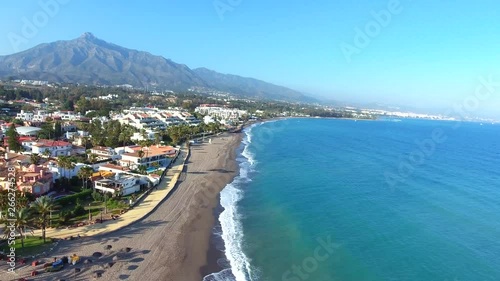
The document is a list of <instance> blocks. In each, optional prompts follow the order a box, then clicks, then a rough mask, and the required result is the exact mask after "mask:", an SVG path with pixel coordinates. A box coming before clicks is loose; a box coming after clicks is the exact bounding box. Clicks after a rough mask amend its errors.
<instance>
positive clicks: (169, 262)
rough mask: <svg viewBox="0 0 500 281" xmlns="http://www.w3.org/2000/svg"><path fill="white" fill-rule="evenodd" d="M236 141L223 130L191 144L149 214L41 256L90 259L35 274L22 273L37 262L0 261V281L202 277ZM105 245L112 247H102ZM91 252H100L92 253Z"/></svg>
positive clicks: (231, 169)
mask: <svg viewBox="0 0 500 281" xmlns="http://www.w3.org/2000/svg"><path fill="white" fill-rule="evenodd" d="M240 142H241V134H226V135H223V136H220V137H217V138H212V143H210V144H209V143H208V142H206V143H204V144H199V145H192V146H191V154H190V156H189V157H188V159H187V161H186V166H185V169H184V171H183V173H182V175H181V176H180V178H179V182H178V184H177V187H176V189H175V191H174V192H173V193H172V194H171V195H169V197H168V198H167V199H166V200H165V201H163V202H162V203H160V204H159V206H158V207H157V209H156V210H155V211H154V212H152V213H151V214H149V215H148V216H147V217H145V218H143V219H142V220H140V221H138V222H136V223H134V224H132V225H130V226H128V227H125V228H124V229H121V230H118V231H115V232H113V233H109V234H104V235H99V236H94V237H85V238H80V239H78V240H73V241H62V242H60V243H59V244H58V246H57V247H56V248H55V249H54V250H53V251H52V253H51V254H50V255H49V256H48V257H47V258H45V260H46V261H49V260H51V258H53V257H61V256H70V255H72V254H77V255H79V256H81V257H82V260H85V259H91V260H92V262H91V263H83V262H80V263H79V264H77V265H75V266H72V265H71V266H70V265H66V266H65V268H64V269H63V270H62V271H60V272H57V273H42V274H40V275H38V276H35V277H27V276H29V273H30V272H31V271H32V270H34V269H36V270H38V271H41V272H43V269H42V270H40V266H38V267H36V268H35V267H32V266H25V267H22V268H20V270H19V271H18V273H19V275H12V274H9V273H6V272H5V270H6V269H7V266H6V264H1V265H0V270H1V273H0V280H18V279H19V278H20V277H25V278H27V279H28V280H49V281H50V280H63V279H64V280H96V279H94V275H95V274H96V273H100V274H102V276H101V277H100V278H98V280H155V281H156V280H159V281H160V280H176V281H184V280H185V281H195V280H201V279H202V278H203V276H201V273H200V269H201V268H202V267H203V266H205V265H207V263H208V261H207V251H208V250H209V242H210V241H209V239H210V235H211V231H212V227H213V225H214V215H213V209H214V208H215V207H216V206H217V205H218V194H219V192H220V191H221V190H222V189H223V188H224V186H226V184H227V183H229V182H231V181H232V179H233V178H234V176H235V175H236V174H237V172H238V165H237V162H236V159H235V158H236V149H237V147H238V146H239V144H240ZM107 245H110V246H111V249H105V247H106V246H107ZM127 247H129V248H130V251H129V252H127V251H125V249H126V248H127ZM95 252H100V253H102V256H101V257H99V258H96V257H93V256H92V254H93V253H95ZM75 268H79V269H80V270H81V271H80V272H79V273H76V272H75Z"/></svg>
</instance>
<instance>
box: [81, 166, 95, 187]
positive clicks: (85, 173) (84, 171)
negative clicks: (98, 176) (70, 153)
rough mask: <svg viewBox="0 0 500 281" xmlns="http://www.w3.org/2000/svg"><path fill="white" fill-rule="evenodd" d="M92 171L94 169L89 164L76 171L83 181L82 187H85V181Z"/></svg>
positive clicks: (86, 181)
mask: <svg viewBox="0 0 500 281" xmlns="http://www.w3.org/2000/svg"><path fill="white" fill-rule="evenodd" d="M93 173H94V169H92V168H91V167H89V166H85V167H82V168H81V169H80V170H79V171H78V177H79V178H80V179H81V180H82V182H83V188H87V183H88V181H89V178H90V176H92V174H93Z"/></svg>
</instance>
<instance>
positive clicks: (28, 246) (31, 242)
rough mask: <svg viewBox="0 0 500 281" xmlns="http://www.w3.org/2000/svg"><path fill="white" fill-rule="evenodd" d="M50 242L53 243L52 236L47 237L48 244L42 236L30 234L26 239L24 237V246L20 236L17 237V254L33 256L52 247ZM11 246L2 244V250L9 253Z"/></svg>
mask: <svg viewBox="0 0 500 281" xmlns="http://www.w3.org/2000/svg"><path fill="white" fill-rule="evenodd" d="M50 244H51V240H50V238H47V242H46V244H43V239H42V237H38V236H28V237H27V238H26V239H24V248H22V246H21V239H19V238H18V239H16V244H15V246H14V248H15V249H16V255H17V256H31V255H35V254H38V253H41V252H43V251H46V250H47V249H49V248H50ZM11 246H12V245H11ZM11 246H9V245H7V244H4V245H2V250H3V251H4V252H5V253H9V252H10V247H11Z"/></svg>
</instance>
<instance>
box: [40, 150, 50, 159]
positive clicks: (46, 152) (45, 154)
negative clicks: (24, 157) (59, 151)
mask: <svg viewBox="0 0 500 281" xmlns="http://www.w3.org/2000/svg"><path fill="white" fill-rule="evenodd" d="M42 154H43V156H45V157H46V158H47V159H48V158H50V156H52V152H50V150H48V149H46V150H44V151H43V152H42Z"/></svg>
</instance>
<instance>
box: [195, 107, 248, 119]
mask: <svg viewBox="0 0 500 281" xmlns="http://www.w3.org/2000/svg"><path fill="white" fill-rule="evenodd" d="M194 111H195V112H198V113H200V114H203V115H206V116H207V115H208V116H211V117H214V118H217V119H219V120H238V119H239V118H241V117H242V116H243V115H248V112H247V111H246V110H240V109H235V108H226V107H220V106H216V105H211V104H202V105H200V106H199V107H197V108H195V110H194Z"/></svg>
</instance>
